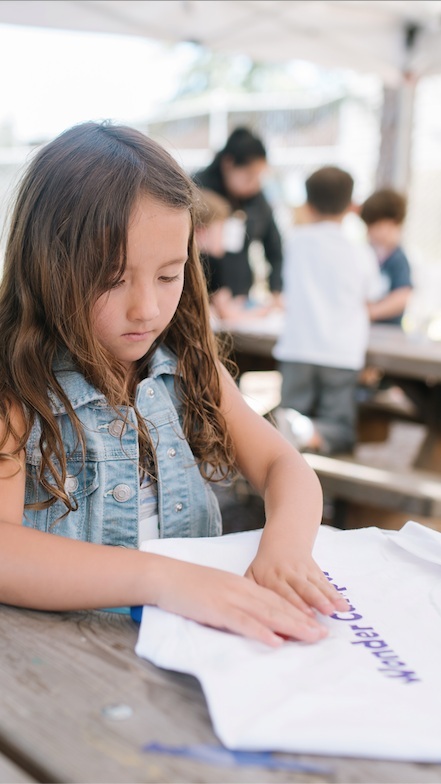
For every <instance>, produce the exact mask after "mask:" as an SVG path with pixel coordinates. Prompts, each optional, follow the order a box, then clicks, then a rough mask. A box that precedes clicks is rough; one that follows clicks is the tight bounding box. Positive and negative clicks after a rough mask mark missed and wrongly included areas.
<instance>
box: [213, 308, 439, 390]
mask: <svg viewBox="0 0 441 784" xmlns="http://www.w3.org/2000/svg"><path fill="white" fill-rule="evenodd" d="M281 325H282V318H281V316H279V315H274V316H272V315H270V316H269V317H264V318H261V319H255V320H252V321H248V322H245V321H242V322H240V321H239V322H231V321H225V322H221V323H220V324H218V325H217V327H216V331H217V332H218V333H227V334H229V335H231V338H232V341H233V349H234V352H235V354H236V355H237V356H238V358H239V364H240V361H242V360H244V359H247V363H248V364H250V362H251V363H253V364H254V367H247V369H249V370H254V369H255V370H258V369H260V368H259V367H257V365H258V364H259V358H264V359H266V360H268V361H269V362H268V369H272V368H274V367H275V365H276V363H275V360H274V359H273V357H272V350H273V348H274V345H275V343H276V340H277V338H278V336H279V334H280V330H281ZM366 364H367V365H371V366H373V367H376V368H378V369H379V370H382V371H383V372H385V373H387V374H388V375H395V376H400V377H403V378H408V379H417V380H419V381H424V382H427V383H429V384H435V383H439V382H441V342H435V341H432V340H429V338H426V337H423V336H416V335H415V336H414V335H410V334H406V333H405V332H403V330H402V329H401V328H400V327H398V326H395V325H388V324H372V326H371V328H370V333H369V343H368V347H367V352H366Z"/></svg>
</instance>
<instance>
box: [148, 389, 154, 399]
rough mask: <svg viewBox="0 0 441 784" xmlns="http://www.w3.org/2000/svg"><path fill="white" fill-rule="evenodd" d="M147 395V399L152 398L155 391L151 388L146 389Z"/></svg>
mask: <svg viewBox="0 0 441 784" xmlns="http://www.w3.org/2000/svg"><path fill="white" fill-rule="evenodd" d="M147 394H148V396H149V397H154V396H155V390H154V389H152V387H147Z"/></svg>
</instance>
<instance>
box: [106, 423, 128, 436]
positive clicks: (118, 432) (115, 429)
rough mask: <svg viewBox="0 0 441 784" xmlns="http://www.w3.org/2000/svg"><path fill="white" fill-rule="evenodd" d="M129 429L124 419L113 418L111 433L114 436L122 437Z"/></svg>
mask: <svg viewBox="0 0 441 784" xmlns="http://www.w3.org/2000/svg"><path fill="white" fill-rule="evenodd" d="M126 430H127V425H126V423H125V422H123V420H122V419H113V420H112V422H111V423H110V425H109V433H110V435H111V436H113V437H114V438H121V436H123V435H124V433H125V432H126Z"/></svg>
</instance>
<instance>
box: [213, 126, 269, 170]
mask: <svg viewBox="0 0 441 784" xmlns="http://www.w3.org/2000/svg"><path fill="white" fill-rule="evenodd" d="M226 155H228V156H229V157H230V158H231V159H232V160H233V162H234V165H235V166H246V165H247V164H248V163H252V162H253V161H257V160H261V159H262V158H263V159H265V160H266V149H265V146H264V144H263V142H262V141H261V139H259V138H258V136H255V135H254V134H253V133H252V132H251V131H250V130H248V128H236V129H235V130H234V131H233V132H232V133H231V134H230V136H229V137H228V139H227V141H226V144H225V146H224V147H223V148H222V150H220V151H219V152H218V154H217V156H216V157H220V158H224V157H225V156H226Z"/></svg>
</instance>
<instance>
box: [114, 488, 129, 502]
mask: <svg viewBox="0 0 441 784" xmlns="http://www.w3.org/2000/svg"><path fill="white" fill-rule="evenodd" d="M112 495H113V497H114V499H115V501H118V502H119V503H120V504H123V503H124V501H128V500H129V498H131V497H132V491H131V489H130V487H129V485H116V487H114V488H113V493H112Z"/></svg>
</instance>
